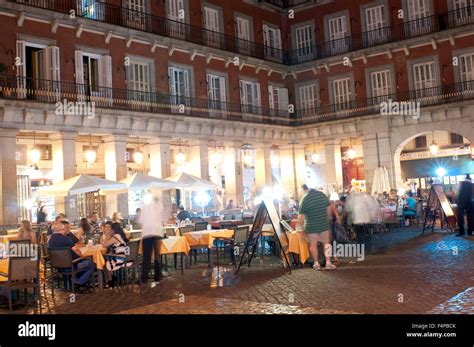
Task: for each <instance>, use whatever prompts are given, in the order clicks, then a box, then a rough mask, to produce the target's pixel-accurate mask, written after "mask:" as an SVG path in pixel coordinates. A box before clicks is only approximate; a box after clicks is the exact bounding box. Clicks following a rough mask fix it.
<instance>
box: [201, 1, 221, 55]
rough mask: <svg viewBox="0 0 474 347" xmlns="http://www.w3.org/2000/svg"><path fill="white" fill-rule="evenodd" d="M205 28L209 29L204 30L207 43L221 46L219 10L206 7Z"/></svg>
mask: <svg viewBox="0 0 474 347" xmlns="http://www.w3.org/2000/svg"><path fill="white" fill-rule="evenodd" d="M204 28H205V29H207V30H208V31H205V32H204V36H205V39H206V42H207V44H209V45H213V46H220V35H219V32H220V28H219V11H217V10H216V9H214V8H210V7H204Z"/></svg>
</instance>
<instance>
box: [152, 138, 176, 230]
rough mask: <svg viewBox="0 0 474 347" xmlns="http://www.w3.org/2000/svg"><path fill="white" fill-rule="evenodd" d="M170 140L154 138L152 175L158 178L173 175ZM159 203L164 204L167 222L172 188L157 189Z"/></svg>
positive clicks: (164, 216)
mask: <svg viewBox="0 0 474 347" xmlns="http://www.w3.org/2000/svg"><path fill="white" fill-rule="evenodd" d="M170 141H171V139H170V138H168V137H160V138H152V139H150V140H149V143H150V145H149V148H150V175H151V176H154V177H158V178H167V177H169V176H171V157H170ZM156 196H157V197H158V199H159V201H160V202H159V203H160V204H161V205H162V206H163V218H165V219H164V221H165V222H166V221H167V220H168V218H169V217H170V216H171V213H172V210H171V190H160V191H156Z"/></svg>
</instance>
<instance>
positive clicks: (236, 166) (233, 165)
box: [223, 143, 244, 206]
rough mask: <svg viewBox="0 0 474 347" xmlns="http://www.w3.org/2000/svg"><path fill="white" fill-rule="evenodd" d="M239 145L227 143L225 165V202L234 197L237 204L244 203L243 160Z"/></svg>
mask: <svg viewBox="0 0 474 347" xmlns="http://www.w3.org/2000/svg"><path fill="white" fill-rule="evenodd" d="M238 147H239V146H237V145H235V144H233V143H228V144H226V146H225V151H224V165H223V172H224V177H225V200H224V204H227V203H228V202H229V200H230V199H232V200H234V203H235V205H236V206H240V205H243V204H244V191H243V188H244V181H243V175H242V160H241V155H240V153H239V148H238Z"/></svg>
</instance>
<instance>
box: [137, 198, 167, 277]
mask: <svg viewBox="0 0 474 347" xmlns="http://www.w3.org/2000/svg"><path fill="white" fill-rule="evenodd" d="M162 213H163V208H162V206H160V204H158V199H157V198H154V199H153V202H152V203H151V204H148V205H145V206H144V207H143V208H142V213H141V218H140V219H141V224H142V248H143V264H142V278H141V280H142V283H147V282H148V275H149V273H150V264H151V256H152V254H153V253H154V259H155V260H154V270H155V275H154V280H155V281H156V282H159V281H160V280H161V277H162V275H161V262H160V247H159V241H160V240H161V239H163V237H164V233H163V217H162Z"/></svg>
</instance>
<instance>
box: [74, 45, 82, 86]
mask: <svg viewBox="0 0 474 347" xmlns="http://www.w3.org/2000/svg"><path fill="white" fill-rule="evenodd" d="M74 65H75V67H76V72H75V73H76V83H77V84H84V64H83V62H82V51H75V52H74Z"/></svg>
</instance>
